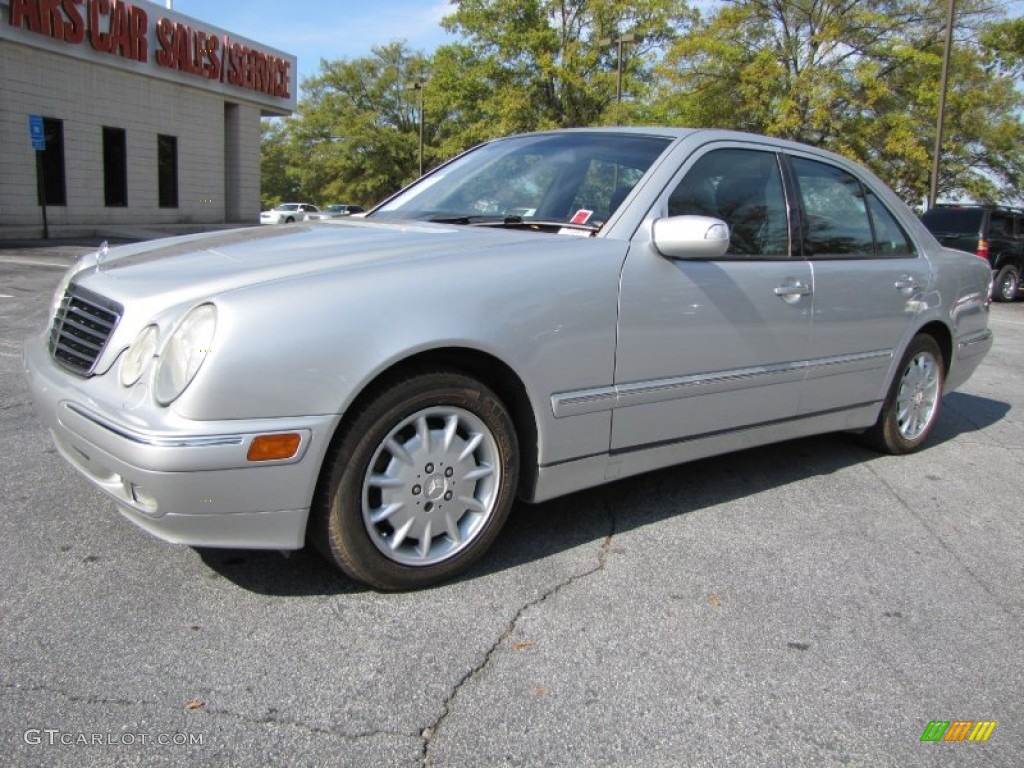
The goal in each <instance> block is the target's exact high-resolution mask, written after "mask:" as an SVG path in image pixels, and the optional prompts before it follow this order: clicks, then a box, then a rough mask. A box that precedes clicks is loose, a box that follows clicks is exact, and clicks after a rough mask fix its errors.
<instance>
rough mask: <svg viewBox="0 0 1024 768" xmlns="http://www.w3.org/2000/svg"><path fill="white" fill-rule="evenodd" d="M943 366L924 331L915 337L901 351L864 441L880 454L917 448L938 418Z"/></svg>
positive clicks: (898, 452)
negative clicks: (893, 373)
mask: <svg viewBox="0 0 1024 768" xmlns="http://www.w3.org/2000/svg"><path fill="white" fill-rule="evenodd" d="M944 378H945V369H944V368H943V363H942V352H941V351H940V350H939V345H938V344H937V343H936V342H935V339H934V338H932V337H931V336H929V335H927V334H919V335H917V336H915V337H914V338H913V339H912V340H911V342H910V345H909V346H908V347H907V351H906V352H905V353H904V354H903V359H902V360H901V361H900V365H899V368H898V369H897V372H896V377H895V378H894V379H893V382H892V385H891V386H890V387H889V393H888V395H886V398H885V402H884V403H882V412H881V413H880V414H879V415H878V421H876V422H875V425H874V426H873V427H871V429H869V430H868V431H867V432H866V433H865V434H864V439H865V442H866V443H867V444H868V445H870V446H871V447H872V448H874V449H876V450H878V451H881V452H882V453H890V454H894V455H896V454H904V453H913V452H914V451H916V450H918V449H919V448H920V447H921V446H922V445H923V444H924V442H925V440H927V439H928V435H929V434H930V433H931V431H932V427H934V426H935V422H936V420H937V419H938V417H939V405H940V403H941V402H942V385H943V381H944Z"/></svg>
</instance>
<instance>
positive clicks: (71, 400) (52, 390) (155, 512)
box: [25, 337, 337, 549]
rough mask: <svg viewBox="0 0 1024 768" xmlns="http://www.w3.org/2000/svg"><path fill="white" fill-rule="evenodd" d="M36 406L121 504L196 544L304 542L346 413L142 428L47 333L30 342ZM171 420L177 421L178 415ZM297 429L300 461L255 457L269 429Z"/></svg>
mask: <svg viewBox="0 0 1024 768" xmlns="http://www.w3.org/2000/svg"><path fill="white" fill-rule="evenodd" d="M25 376H26V380H27V382H28V387H29V391H30V392H31V395H32V399H33V401H34V404H35V408H36V411H37V412H38V414H39V416H40V418H41V419H42V421H43V423H44V425H45V426H46V428H47V429H48V431H49V432H50V435H51V437H52V439H53V441H54V444H55V445H56V447H57V449H58V450H59V451H60V453H61V455H62V456H63V457H64V458H65V459H67V461H68V463H70V464H71V465H72V466H73V467H74V468H75V469H76V470H77V471H78V472H79V473H80V474H81V475H82V476H83V477H85V478H86V479H87V480H88V481H89V482H90V483H91V484H92V485H93V486H95V487H96V488H98V489H99V490H101V491H102V492H103V493H105V494H106V495H107V496H109V497H110V498H111V499H112V500H113V501H114V503H115V505H116V506H117V509H118V511H119V512H120V513H121V514H122V515H123V516H124V517H126V518H128V519H129V520H131V521H132V522H133V523H135V524H136V525H138V526H139V527H141V528H143V529H145V530H147V531H149V532H150V533H152V534H153V535H155V536H157V537H159V538H161V539H164V540H165V541H170V542H175V543H180V544H189V545H193V546H212V547H242V548H256V549H298V548H301V547H302V546H303V544H304V540H305V531H306V520H307V518H308V515H309V507H310V502H311V499H312V496H313V490H314V487H315V485H316V480H317V476H318V474H319V468H320V462H321V461H322V458H323V455H324V452H325V450H326V445H327V443H328V442H329V440H330V436H331V435H332V434H333V431H334V428H335V426H336V424H337V417H336V416H316V417H301V418H292V417H289V418H280V419H252V420H244V421H228V422H189V424H188V429H187V430H183V429H182V428H181V427H180V426H176V427H174V428H171V427H168V428H167V429H159V428H157V429H149V428H147V429H145V430H143V429H140V428H138V427H137V426H134V425H131V424H128V423H125V420H124V419H118V418H117V417H116V416H115V415H114V414H116V413H117V406H116V405H114V406H112V407H105V406H104V405H103V404H101V403H98V402H96V401H95V400H93V399H92V398H91V397H89V396H88V395H87V394H85V393H84V392H83V391H81V390H82V385H83V381H84V380H81V379H78V378H77V377H75V376H73V375H70V374H68V373H66V372H64V371H63V370H61V369H59V368H57V367H56V366H55V365H54V364H53V363H52V362H51V360H50V356H49V353H48V352H47V350H46V348H45V346H44V344H43V342H42V338H41V337H37V338H34V339H30V340H29V341H27V342H26V344H25ZM169 421H170V419H169ZM279 432H295V433H298V434H299V435H300V436H301V443H300V446H299V449H298V451H297V453H296V455H295V456H293V457H292V458H290V459H285V460H280V461H268V462H251V461H249V460H248V458H247V452H248V449H249V444H250V443H251V442H252V440H253V438H254V437H256V436H257V435H261V434H273V433H279Z"/></svg>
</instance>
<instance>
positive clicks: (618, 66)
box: [597, 32, 637, 104]
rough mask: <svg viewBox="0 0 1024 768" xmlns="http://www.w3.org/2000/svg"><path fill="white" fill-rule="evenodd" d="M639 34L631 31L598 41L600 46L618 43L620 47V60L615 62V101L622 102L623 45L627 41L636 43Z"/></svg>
mask: <svg viewBox="0 0 1024 768" xmlns="http://www.w3.org/2000/svg"><path fill="white" fill-rule="evenodd" d="M636 41H637V36H636V35H635V34H633V33H632V32H630V33H629V34H626V35H619V36H618V37H605V38H602V39H600V40H598V41H597V44H598V45H600V46H609V45H617V46H618V47H619V56H618V60H617V61H616V63H615V81H616V82H615V103H616V104H621V103H622V46H623V45H625V44H626V43H635V42H636Z"/></svg>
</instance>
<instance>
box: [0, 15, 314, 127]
mask: <svg viewBox="0 0 1024 768" xmlns="http://www.w3.org/2000/svg"><path fill="white" fill-rule="evenodd" d="M2 5H8V8H6V9H4V10H6V13H4V16H5V17H6V18H5V19H4V21H3V22H0V38H10V39H13V40H17V41H19V42H23V43H26V44H29V45H32V44H35V45H37V46H39V47H43V48H46V49H48V50H52V51H55V52H59V53H65V54H68V55H72V56H75V57H76V58H87V59H89V60H92V61H97V60H99V61H103V63H108V64H112V65H115V66H119V67H121V68H123V67H125V66H128V67H130V68H135V69H136V71H137V70H138V68H139V66H140V65H141V66H143V67H145V73H146V74H149V75H153V76H156V77H162V78H164V79H172V80H175V81H177V82H182V83H186V84H192V85H197V86H199V87H205V88H210V89H213V90H218V91H221V92H223V93H225V94H229V93H231V92H234V93H235V96H236V97H237V98H240V99H245V100H248V101H255V102H257V103H259V104H260V105H261V106H264V107H270V108H271V110H270V111H271V112H273V113H276V114H283V113H286V112H290V111H292V110H294V108H295V101H296V98H295V91H296V88H295V85H294V77H295V57H294V56H290V55H288V54H286V53H282V52H280V51H277V50H274V49H272V48H269V47H267V46H262V45H259V44H258V43H254V42H252V41H250V40H246V39H245V38H241V37H238V36H235V35H232V34H231V33H229V32H226V31H224V30H221V29H218V28H216V27H212V26H210V25H205V24H203V23H202V22H199V21H197V20H195V19H192V18H190V17H188V16H184V15H182V14H178V13H176V12H174V11H171V10H168V9H165V8H163V7H161V6H158V5H154V4H153V3H149V2H145V1H144V0H135V2H128V1H127V0H2V3H0V8H2Z"/></svg>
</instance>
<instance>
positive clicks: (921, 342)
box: [876, 334, 946, 454]
mask: <svg viewBox="0 0 1024 768" xmlns="http://www.w3.org/2000/svg"><path fill="white" fill-rule="evenodd" d="M923 352H927V353H928V354H929V355H931V357H932V358H933V360H934V363H935V368H936V371H937V375H938V377H939V382H938V394H937V399H936V403H935V410H934V412H933V413H932V416H931V419H930V420H929V422H928V425H927V426H926V427H925V429H924V431H923V432H921V434H920V435H918V436H917V437H915V438H914V439H912V440H910V439H907V438H906V437H904V436H903V435H902V434H901V433H900V430H899V424H898V422H897V399H898V396H899V391H900V386H901V385H902V383H903V379H904V377H905V376H906V374H907V370H908V368H909V367H910V364H911V362H912V361H913V360H914V359H915V358H916V357H917V356H918V355H920V354H921V353H923ZM945 378H946V377H945V368H944V366H943V362H942V351H941V350H940V349H939V345H938V344H937V343H936V342H935V339H933V338H932V337H931V336H928V335H925V334H921V335H918V336H915V337H914V338H913V339H912V340H911V342H910V344H909V345H908V346H907V350H906V352H904V353H903V357H902V359H901V360H900V364H899V367H898V368H897V369H896V376H895V377H894V378H893V381H892V384H891V385H890V387H889V393H888V395H887V396H886V399H885V403H884V404H883V406H882V413H881V415H880V416H879V423H878V425H876V430H878V432H879V434H878V437H879V438H881V445H880V446H879V447H880V448H881V449H882V450H884V451H886V452H887V453H893V454H905V453H913V452H914V451H916V450H918V449H919V448H920V447H921V446H922V445H923V444H924V442H925V441H926V440H927V439H928V436H929V435H930V434H931V432H932V429H933V428H934V427H935V422H936V421H938V418H939V410H940V408H941V403H942V388H943V385H944V383H945Z"/></svg>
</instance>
